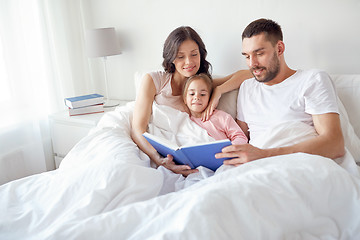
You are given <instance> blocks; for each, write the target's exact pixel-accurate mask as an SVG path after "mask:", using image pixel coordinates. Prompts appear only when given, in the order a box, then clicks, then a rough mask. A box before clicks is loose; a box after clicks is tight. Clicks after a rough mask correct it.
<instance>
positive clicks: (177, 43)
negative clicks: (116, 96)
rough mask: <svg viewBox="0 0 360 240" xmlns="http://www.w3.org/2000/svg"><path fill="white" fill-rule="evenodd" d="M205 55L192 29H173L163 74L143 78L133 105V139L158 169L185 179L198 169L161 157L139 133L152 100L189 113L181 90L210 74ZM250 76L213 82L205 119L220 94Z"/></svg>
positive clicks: (144, 127) (165, 51)
mask: <svg viewBox="0 0 360 240" xmlns="http://www.w3.org/2000/svg"><path fill="white" fill-rule="evenodd" d="M206 56H207V51H206V48H205V45H204V43H203V41H202V40H201V38H200V36H199V35H198V34H197V33H196V32H195V31H194V30H193V29H192V28H191V27H179V28H177V29H175V30H174V31H172V32H171V33H170V35H169V36H168V37H167V39H166V41H165V44H164V49H163V58H164V60H163V64H162V65H163V67H164V71H159V72H151V73H148V74H146V75H145V77H144V79H143V81H142V84H141V87H140V90H139V94H138V97H137V99H136V102H135V108H134V114H133V120H132V132H131V136H132V139H133V140H134V142H135V143H136V144H137V145H138V146H139V148H140V149H141V150H142V151H143V152H145V153H146V154H147V155H148V156H149V157H150V159H151V161H152V162H154V163H155V164H156V165H157V166H164V167H166V168H167V169H169V170H171V171H173V172H175V173H179V174H182V175H184V176H187V175H189V174H190V173H194V172H197V170H196V169H191V168H190V167H189V166H187V165H176V164H175V163H174V161H173V159H172V156H170V155H168V156H167V157H165V158H164V157H162V156H160V155H159V154H158V153H157V151H156V150H155V149H154V148H153V147H152V146H151V145H150V143H148V141H147V140H146V139H145V138H144V137H143V136H142V134H143V133H144V132H145V131H146V130H147V126H148V123H149V120H150V116H151V112H152V103H153V101H154V100H155V101H156V102H157V104H159V105H168V106H170V107H173V108H175V109H178V110H180V111H183V112H187V111H188V110H187V108H186V106H185V104H184V102H183V100H182V88H183V85H184V83H185V81H186V79H188V78H189V77H191V76H193V75H195V74H198V73H205V74H208V75H210V72H209V68H210V67H211V64H210V63H209V62H208V61H206ZM249 77H251V76H249V71H239V72H237V73H236V74H233V75H230V76H228V77H225V78H222V79H218V80H214V85H215V86H218V87H216V88H215V90H214V97H213V99H212V100H211V103H210V104H209V110H208V111H206V113H207V114H206V115H204V119H206V117H208V116H209V115H210V114H211V113H212V111H213V110H214V109H215V107H216V106H217V103H218V101H219V99H220V96H221V94H222V93H224V92H227V91H230V90H232V89H235V88H237V87H239V86H240V84H241V82H242V81H243V80H244V79H246V78H249ZM229 79H233V81H227V82H226V83H224V82H225V81H226V80H229ZM239 79H240V80H239ZM223 83H224V84H223Z"/></svg>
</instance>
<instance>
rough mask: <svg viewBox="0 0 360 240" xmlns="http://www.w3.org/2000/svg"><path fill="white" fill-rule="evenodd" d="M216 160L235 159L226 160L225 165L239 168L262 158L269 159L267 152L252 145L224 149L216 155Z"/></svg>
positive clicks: (232, 146)
mask: <svg viewBox="0 0 360 240" xmlns="http://www.w3.org/2000/svg"><path fill="white" fill-rule="evenodd" d="M215 157H216V158H233V159H230V160H225V161H224V165H234V166H239V165H241V164H243V163H247V162H250V161H253V160H257V159H260V158H265V157H269V154H267V151H266V150H264V149H260V148H257V147H254V146H253V145H251V144H242V145H231V146H227V147H225V148H223V149H222V152H221V153H217V154H216V155H215Z"/></svg>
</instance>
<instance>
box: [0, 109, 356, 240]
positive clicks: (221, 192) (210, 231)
mask: <svg viewBox="0 0 360 240" xmlns="http://www.w3.org/2000/svg"><path fill="white" fill-rule="evenodd" d="M131 109H132V105H131V104H129V105H128V106H126V107H120V108H117V109H116V110H115V111H114V112H110V113H107V114H106V115H105V116H104V117H103V119H102V120H101V121H100V123H99V125H98V126H97V127H96V128H95V129H93V130H92V132H91V133H90V134H89V135H88V136H87V137H85V138H84V139H83V140H82V141H80V142H79V144H77V145H76V146H75V147H74V149H73V150H72V151H71V152H70V153H69V154H68V155H67V156H66V158H65V159H64V160H63V162H62V163H61V165H60V168H59V169H58V170H55V171H51V172H46V173H43V174H38V175H34V176H30V177H27V178H24V179H20V180H17V181H13V182H10V183H8V184H5V185H3V186H0V239H247V240H248V239H360V214H359V213H360V178H359V177H358V176H357V175H356V174H357V170H358V169H357V167H356V166H355V165H354V164H351V163H349V162H347V165H346V166H345V169H346V170H345V169H344V168H343V167H341V166H339V165H338V164H336V163H335V162H334V161H332V160H330V159H327V158H324V157H320V156H315V155H310V154H303V153H297V154H291V155H283V156H278V157H272V158H266V159H261V160H257V161H254V162H251V163H247V164H243V165H242V166H239V167H224V166H223V167H221V168H220V169H219V170H218V171H217V172H216V173H215V175H214V176H212V177H209V178H205V179H204V180H201V181H198V182H197V183H195V184H192V185H191V186H189V187H187V188H184V189H182V190H179V191H177V192H172V193H168V194H165V195H161V196H159V195H160V194H162V192H161V191H162V189H163V187H164V179H167V178H166V177H167V176H166V175H164V172H163V171H160V170H157V169H154V168H151V167H150V164H149V160H148V158H147V156H146V155H144V154H143V153H142V152H141V151H139V150H138V148H137V147H136V145H135V144H134V143H133V142H132V140H131V138H130V135H129V133H130V119H131ZM169 111H170V113H171V114H169ZM153 114H154V117H153V121H152V124H151V125H150V127H149V131H151V132H153V133H156V134H162V135H165V136H167V137H169V138H173V139H174V141H178V142H179V143H181V142H183V141H185V142H188V141H194V142H197V141H209V140H211V138H209V137H208V136H207V134H206V132H204V131H203V130H202V129H200V128H199V127H197V126H196V125H194V124H192V122H191V121H190V120H189V119H188V118H187V117H186V116H185V115H184V114H182V113H178V112H174V110H172V109H169V108H166V107H165V108H158V107H156V106H154V111H153ZM166 116H170V117H166ZM277 129H280V131H272V132H271V133H269V134H268V141H266V140H265V139H264V141H262V142H261V143H254V144H259V145H261V144H263V146H266V145H269V146H268V147H270V146H274V145H276V144H284V145H286V144H289V143H291V142H293V141H297V140H299V138H298V139H296V137H291V138H289V139H286V138H282V137H280V136H281V135H283V132H284V131H282V130H285V127H284V128H277ZM281 129H282V130H281ZM298 130H299V131H300V132H301V133H303V135H302V137H309V135H311V134H313V133H312V132H311V131H309V132H306V131H302V130H301V127H299V129H298ZM271 135H272V136H271ZM189 136H190V137H189ZM275 136H277V137H275ZM270 143H271V144H270ZM174 176H175V178H176V177H178V178H179V179H180V180H181V176H176V175H174ZM182 180H184V179H182ZM165 184H166V181H165Z"/></svg>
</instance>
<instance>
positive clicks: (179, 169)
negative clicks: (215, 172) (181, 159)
mask: <svg viewBox="0 0 360 240" xmlns="http://www.w3.org/2000/svg"><path fill="white" fill-rule="evenodd" d="M161 165H162V166H164V167H165V168H167V169H169V170H171V171H173V172H174V173H177V174H182V175H183V176H184V177H187V176H188V175H189V174H191V173H196V172H198V171H199V170H197V169H191V168H190V166H188V165H177V164H175V162H174V161H173V156H171V155H170V154H168V155H167V157H166V158H163V159H162V160H161Z"/></svg>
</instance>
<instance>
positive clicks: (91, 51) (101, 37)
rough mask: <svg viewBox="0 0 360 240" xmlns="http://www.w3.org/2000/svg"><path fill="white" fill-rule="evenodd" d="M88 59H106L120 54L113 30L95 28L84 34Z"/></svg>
mask: <svg viewBox="0 0 360 240" xmlns="http://www.w3.org/2000/svg"><path fill="white" fill-rule="evenodd" d="M85 40H86V53H87V56H88V57H106V56H112V55H117V54H121V51H120V45H119V42H118V40H117V38H116V32H115V28H97V29H91V30H88V31H87V32H86V37H85Z"/></svg>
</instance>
